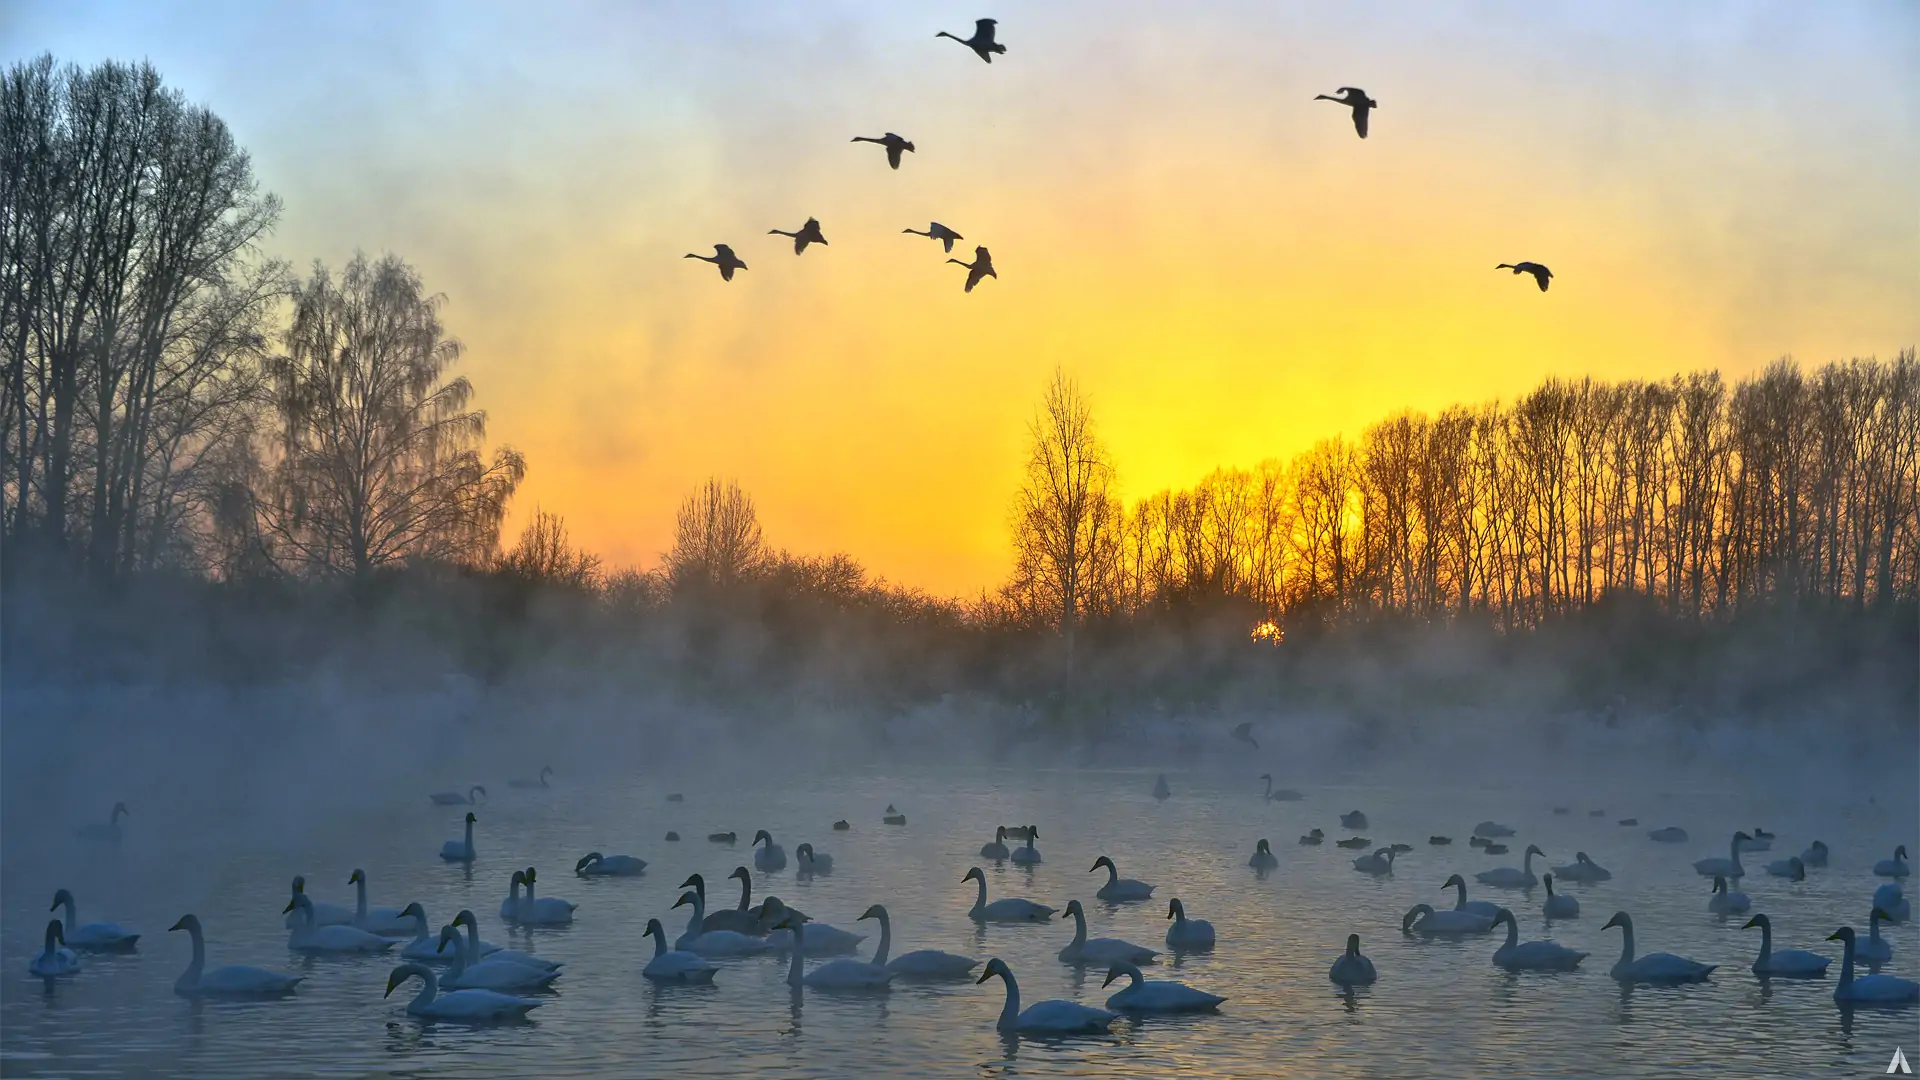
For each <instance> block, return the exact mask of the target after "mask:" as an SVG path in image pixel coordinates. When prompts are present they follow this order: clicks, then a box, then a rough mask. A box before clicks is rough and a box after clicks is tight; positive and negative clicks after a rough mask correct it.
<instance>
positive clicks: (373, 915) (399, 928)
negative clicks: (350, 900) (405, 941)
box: [347, 870, 412, 936]
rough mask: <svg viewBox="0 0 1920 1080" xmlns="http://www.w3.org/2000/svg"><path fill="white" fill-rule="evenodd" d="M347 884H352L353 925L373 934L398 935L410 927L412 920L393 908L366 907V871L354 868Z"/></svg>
mask: <svg viewBox="0 0 1920 1080" xmlns="http://www.w3.org/2000/svg"><path fill="white" fill-rule="evenodd" d="M347 884H349V885H352V886H354V904H353V925H355V926H357V927H359V928H360V929H362V930H366V931H368V932H370V933H375V934H387V935H392V936H399V935H401V934H404V933H406V932H407V931H408V930H410V929H412V920H411V919H406V918H402V917H401V915H400V912H399V911H398V910H396V909H394V908H387V907H380V908H369V907H367V872H366V871H365V870H355V871H354V872H353V875H352V876H351V877H349V878H347Z"/></svg>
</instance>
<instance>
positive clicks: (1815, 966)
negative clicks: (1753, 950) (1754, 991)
mask: <svg viewBox="0 0 1920 1080" xmlns="http://www.w3.org/2000/svg"><path fill="white" fill-rule="evenodd" d="M1756 926H1757V927H1759V928H1760V958H1759V959H1757V960H1755V961H1754V962H1753V973H1754V974H1755V975H1758V976H1760V977H1762V978H1765V977H1767V976H1769V975H1772V976H1778V977H1780V978H1787V979H1819V978H1824V977H1825V976H1826V974H1827V965H1828V964H1830V963H1832V962H1833V961H1832V959H1831V958H1829V957H1825V956H1821V955H1820V954H1819V953H1812V952H1808V951H1806V950H1805V949H1782V950H1780V951H1779V952H1774V951H1773V923H1772V922H1771V921H1769V920H1768V919H1767V917H1766V916H1765V915H1755V916H1754V917H1753V918H1751V919H1748V920H1747V925H1745V926H1743V927H1741V928H1740V929H1742V930H1751V929H1753V928H1754V927H1756Z"/></svg>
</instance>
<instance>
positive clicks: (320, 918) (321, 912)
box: [281, 874, 353, 930]
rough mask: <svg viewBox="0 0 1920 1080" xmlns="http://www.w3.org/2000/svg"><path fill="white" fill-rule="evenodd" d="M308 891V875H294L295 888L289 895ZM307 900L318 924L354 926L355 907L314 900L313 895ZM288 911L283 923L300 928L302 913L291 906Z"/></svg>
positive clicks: (296, 928)
mask: <svg viewBox="0 0 1920 1080" xmlns="http://www.w3.org/2000/svg"><path fill="white" fill-rule="evenodd" d="M306 892H307V879H306V875H304V874H295V875H294V876H293V890H292V892H291V893H290V894H289V895H290V896H306ZM307 900H308V903H309V904H310V905H311V907H312V911H313V921H314V924H315V925H316V926H352V925H353V909H352V908H346V907H341V906H340V905H339V904H328V903H323V902H321V901H318V900H314V899H313V898H312V897H307ZM287 911H289V912H290V913H291V914H289V915H288V916H287V917H286V918H285V919H284V920H282V921H281V925H282V926H285V927H286V928H287V929H289V930H298V929H300V921H301V919H302V916H301V914H300V913H299V912H298V911H294V909H293V908H291V907H289V908H288V909H287Z"/></svg>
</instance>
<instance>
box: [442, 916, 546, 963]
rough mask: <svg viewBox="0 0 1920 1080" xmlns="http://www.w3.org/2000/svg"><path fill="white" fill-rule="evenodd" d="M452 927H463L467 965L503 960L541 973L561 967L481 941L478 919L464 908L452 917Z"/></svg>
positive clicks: (514, 950) (530, 955) (515, 950)
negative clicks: (465, 934)
mask: <svg viewBox="0 0 1920 1080" xmlns="http://www.w3.org/2000/svg"><path fill="white" fill-rule="evenodd" d="M453 925H455V926H458V927H463V928H464V929H465V930H466V932H467V943H466V950H467V951H466V954H465V955H466V958H467V963H469V964H478V963H480V962H481V961H482V960H504V961H506V962H507V963H510V964H524V965H526V966H527V967H532V968H539V969H540V970H542V971H558V970H560V968H561V966H562V965H561V964H560V962H559V961H558V960H542V959H541V958H540V957H538V956H535V955H533V954H532V953H524V952H521V951H520V950H518V949H503V948H501V947H500V946H498V945H494V944H491V943H489V942H485V941H481V940H480V919H479V918H478V917H477V916H475V915H474V913H473V912H472V911H469V910H468V909H466V908H461V909H460V912H459V914H457V915H455V916H454V917H453Z"/></svg>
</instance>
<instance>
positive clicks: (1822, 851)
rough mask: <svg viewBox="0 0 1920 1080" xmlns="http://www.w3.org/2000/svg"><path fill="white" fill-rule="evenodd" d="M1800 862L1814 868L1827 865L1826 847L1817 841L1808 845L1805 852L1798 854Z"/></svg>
mask: <svg viewBox="0 0 1920 1080" xmlns="http://www.w3.org/2000/svg"><path fill="white" fill-rule="evenodd" d="M1800 861H1801V862H1803V863H1806V864H1807V865H1808V866H1814V867H1820V866H1825V865H1827V845H1826V844H1825V843H1823V842H1821V841H1819V840H1815V841H1814V842H1813V843H1811V844H1808V845H1807V850H1805V851H1803V852H1801V853H1800Z"/></svg>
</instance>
